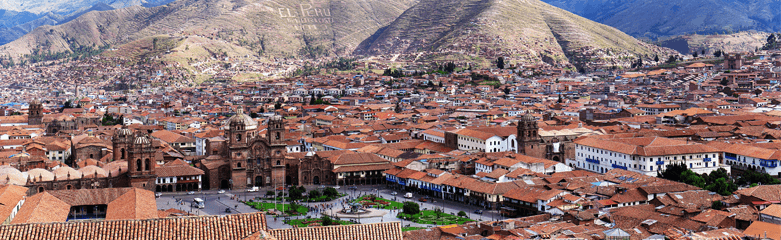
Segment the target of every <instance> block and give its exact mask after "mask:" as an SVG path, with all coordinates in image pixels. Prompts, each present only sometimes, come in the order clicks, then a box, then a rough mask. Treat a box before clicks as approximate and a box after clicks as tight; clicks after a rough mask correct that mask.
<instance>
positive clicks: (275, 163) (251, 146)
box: [201, 109, 336, 189]
mask: <svg viewBox="0 0 781 240" xmlns="http://www.w3.org/2000/svg"><path fill="white" fill-rule="evenodd" d="M258 131H259V129H258V123H257V122H256V121H255V120H253V119H252V118H250V117H249V116H247V115H245V114H243V112H242V110H241V109H239V111H238V112H237V113H236V115H234V116H233V117H231V118H230V119H229V120H228V129H227V131H226V132H225V138H226V140H227V141H226V144H225V145H223V146H224V149H223V150H222V151H221V152H220V151H217V152H219V153H218V154H219V155H218V156H216V155H211V156H209V157H207V158H206V159H204V160H203V161H201V166H202V169H203V171H204V172H205V173H206V177H205V181H206V182H207V186H206V187H208V188H210V189H217V188H223V189H225V188H231V189H245V188H247V187H251V186H258V187H263V186H286V185H303V184H335V181H336V178H335V176H334V174H333V172H332V171H333V164H332V163H331V162H330V161H328V160H326V159H323V158H321V156H318V155H316V154H314V153H301V154H288V152H287V144H286V142H287V141H288V139H286V138H285V131H286V130H285V122H284V120H283V119H282V117H281V116H278V115H275V116H272V117H271V118H269V120H268V123H267V129H266V131H265V137H261V135H259V134H258ZM207 152H208V153H213V152H214V151H207Z"/></svg>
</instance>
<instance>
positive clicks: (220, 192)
mask: <svg viewBox="0 0 781 240" xmlns="http://www.w3.org/2000/svg"><path fill="white" fill-rule="evenodd" d="M217 193H219V194H223V193H225V190H220V191H217Z"/></svg>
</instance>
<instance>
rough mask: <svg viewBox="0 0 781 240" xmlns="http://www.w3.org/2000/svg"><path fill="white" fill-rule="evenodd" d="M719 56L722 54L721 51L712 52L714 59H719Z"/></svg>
mask: <svg viewBox="0 0 781 240" xmlns="http://www.w3.org/2000/svg"><path fill="white" fill-rule="evenodd" d="M721 54H722V52H721V50H716V51H715V52H713V56H714V57H721Z"/></svg>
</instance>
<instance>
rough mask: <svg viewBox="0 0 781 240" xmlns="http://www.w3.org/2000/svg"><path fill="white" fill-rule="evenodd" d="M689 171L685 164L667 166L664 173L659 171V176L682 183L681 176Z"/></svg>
mask: <svg viewBox="0 0 781 240" xmlns="http://www.w3.org/2000/svg"><path fill="white" fill-rule="evenodd" d="M686 170H688V168H687V167H686V165H685V164H683V163H674V164H671V165H667V168H666V169H664V171H657V172H658V174H657V175H658V176H659V177H661V178H664V179H667V180H672V181H676V182H680V181H681V174H682V173H683V172H685V171H686Z"/></svg>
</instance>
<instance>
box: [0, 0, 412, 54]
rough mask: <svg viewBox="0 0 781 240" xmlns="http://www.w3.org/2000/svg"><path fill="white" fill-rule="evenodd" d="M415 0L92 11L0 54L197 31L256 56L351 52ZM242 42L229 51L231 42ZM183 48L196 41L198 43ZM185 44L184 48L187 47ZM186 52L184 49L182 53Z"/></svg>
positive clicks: (204, 2)
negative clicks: (38, 47)
mask: <svg viewBox="0 0 781 240" xmlns="http://www.w3.org/2000/svg"><path fill="white" fill-rule="evenodd" d="M413 4H414V1H413V0H396V1H393V2H388V1H383V0H341V1H330V0H327V1H319V2H317V1H316V2H314V3H312V2H311V1H309V0H295V1H289V0H270V1H261V2H255V1H248V0H179V1H175V2H172V3H170V4H168V5H164V6H159V7H153V8H143V7H138V6H135V7H128V8H122V9H117V10H111V11H102V12H89V13H86V14H84V15H82V16H80V17H78V18H76V19H75V20H73V21H70V22H68V23H65V24H62V25H58V26H43V27H39V28H37V29H35V30H34V31H33V32H31V33H29V34H27V35H25V36H23V37H22V38H20V39H18V40H16V41H13V42H11V43H9V44H6V45H3V46H0V56H9V55H10V56H14V57H17V58H18V57H19V56H22V55H25V54H32V53H34V52H36V51H35V50H36V48H37V46H41V47H40V49H38V50H39V51H37V52H46V51H49V50H50V51H52V52H61V51H66V50H67V51H73V50H74V46H92V45H93V44H94V45H95V46H103V45H106V44H110V45H112V46H119V45H122V44H125V43H130V42H133V41H136V40H140V39H144V38H147V37H150V36H157V35H168V36H170V37H183V38H188V37H200V38H206V39H208V40H210V41H218V42H222V43H223V44H224V45H230V46H233V47H230V48H225V49H222V51H225V52H219V50H220V49H218V50H217V51H218V53H214V54H212V57H214V56H217V55H230V54H235V53H239V52H241V53H245V51H244V49H246V50H249V52H250V53H254V54H255V55H258V56H273V57H311V58H314V57H319V56H327V55H333V54H348V53H350V52H351V51H352V50H353V49H355V48H356V47H357V46H358V44H359V43H360V42H361V41H363V40H364V39H366V38H367V37H369V36H370V35H371V34H372V33H374V32H376V31H377V29H379V28H381V27H383V26H386V25H387V24H388V23H390V22H391V21H393V20H394V19H396V17H397V16H399V15H400V14H401V13H402V12H403V11H404V10H406V9H408V8H409V7H410V6H412V5H413ZM239 48H240V49H242V50H241V51H238V52H228V51H231V49H239ZM185 49H199V48H196V47H193V48H185ZM185 51H186V50H185ZM180 54H183V55H185V56H187V54H186V53H180Z"/></svg>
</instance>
